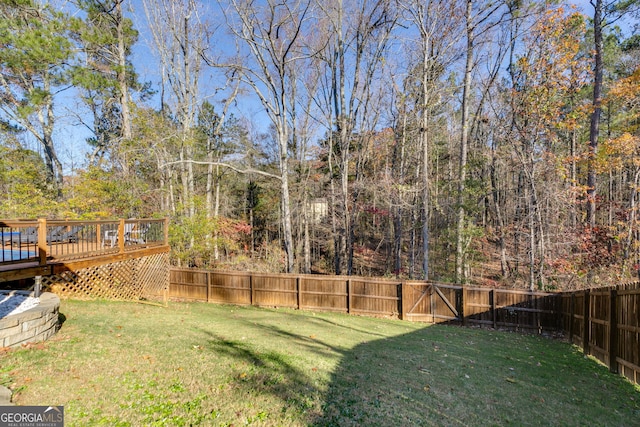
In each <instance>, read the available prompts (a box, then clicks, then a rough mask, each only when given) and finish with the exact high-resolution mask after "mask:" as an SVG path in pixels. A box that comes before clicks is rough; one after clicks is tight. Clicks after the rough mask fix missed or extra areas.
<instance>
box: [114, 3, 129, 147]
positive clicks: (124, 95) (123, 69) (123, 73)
mask: <svg viewBox="0 0 640 427" xmlns="http://www.w3.org/2000/svg"><path fill="white" fill-rule="evenodd" d="M123 2H124V0H119V1H117V2H116V22H117V27H116V32H117V37H118V71H117V76H118V86H119V87H120V109H121V110H120V116H121V119H122V137H123V138H124V139H131V112H130V111H129V85H128V84H127V51H126V48H125V40H124V28H123V21H124V19H123V15H122V3H123Z"/></svg>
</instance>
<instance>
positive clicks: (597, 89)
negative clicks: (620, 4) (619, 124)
mask: <svg viewBox="0 0 640 427" xmlns="http://www.w3.org/2000/svg"><path fill="white" fill-rule="evenodd" d="M592 4H593V2H592ZM593 7H594V14H593V40H594V47H595V58H594V59H595V70H594V75H593V112H592V113H591V124H590V126H589V170H588V172H587V224H588V225H589V226H590V227H595V225H596V195H597V192H596V170H595V169H596V168H595V164H594V163H595V161H596V158H595V157H596V154H597V150H598V136H599V134H600V115H601V111H602V108H601V105H602V78H603V77H602V74H603V67H604V64H603V57H602V53H603V52H602V51H603V45H602V24H603V23H602V12H603V10H602V7H603V6H602V0H595V4H594V6H593Z"/></svg>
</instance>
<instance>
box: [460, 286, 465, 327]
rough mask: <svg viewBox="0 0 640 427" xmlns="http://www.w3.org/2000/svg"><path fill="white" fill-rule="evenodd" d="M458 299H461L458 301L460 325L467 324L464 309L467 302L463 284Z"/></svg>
mask: <svg viewBox="0 0 640 427" xmlns="http://www.w3.org/2000/svg"><path fill="white" fill-rule="evenodd" d="M460 299H461V300H462V301H460V313H459V316H460V320H462V326H467V316H466V315H465V313H466V312H467V310H465V305H466V304H467V287H466V286H464V285H462V289H461V291H460Z"/></svg>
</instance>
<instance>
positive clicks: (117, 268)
mask: <svg viewBox="0 0 640 427" xmlns="http://www.w3.org/2000/svg"><path fill="white" fill-rule="evenodd" d="M42 286H43V289H47V290H50V291H51V292H53V293H55V294H56V295H58V296H60V297H62V298H65V297H67V298H83V299H115V300H127V301H139V300H141V299H145V298H157V297H158V296H160V295H163V294H164V293H165V291H168V289H169V254H168V253H160V254H154V255H149V256H146V257H141V258H133V259H129V260H126V261H118V262H113V263H110V264H104V265H99V266H93V267H88V268H83V269H79V270H77V271H65V272H62V273H60V274H54V275H52V276H45V277H43V278H42Z"/></svg>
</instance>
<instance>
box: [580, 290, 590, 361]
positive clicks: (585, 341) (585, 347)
mask: <svg viewBox="0 0 640 427" xmlns="http://www.w3.org/2000/svg"><path fill="white" fill-rule="evenodd" d="M590 314H591V300H590V297H589V289H585V290H584V319H583V321H584V326H583V329H582V335H583V336H582V351H583V352H584V354H586V355H588V354H589V342H590V341H591V333H590V323H591V319H590V318H589V317H590Z"/></svg>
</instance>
